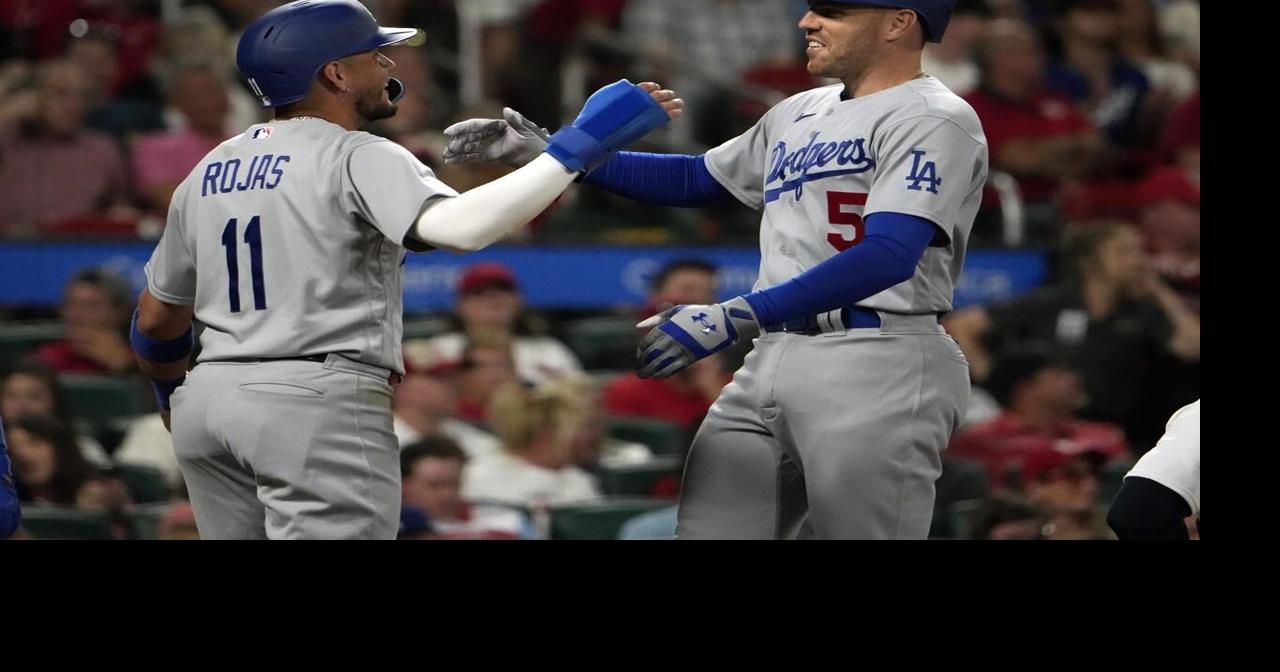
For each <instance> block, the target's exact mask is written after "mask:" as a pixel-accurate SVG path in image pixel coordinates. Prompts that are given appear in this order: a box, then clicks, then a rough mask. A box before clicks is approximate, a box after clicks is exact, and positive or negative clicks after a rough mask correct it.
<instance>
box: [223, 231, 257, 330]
mask: <svg viewBox="0 0 1280 672" xmlns="http://www.w3.org/2000/svg"><path fill="white" fill-rule="evenodd" d="M237 228H238V220H236V219H235V218H232V219H231V221H229V222H227V227H226V228H225V229H223V230H222V246H223V247H225V248H227V277H228V278H229V280H230V287H229V288H228V289H229V294H228V296H229V298H230V300H231V312H233V313H238V312H240V256H239V250H238V249H237V247H238V244H239V241H237V240H236V231H237ZM244 242H245V244H246V245H248V246H249V268H250V272H251V273H252V274H253V309H254V310H266V309H267V288H266V286H265V285H264V284H263V281H262V219H261V218H260V217H259V216H257V215H254V217H253V219H251V220H249V225H248V226H246V227H244Z"/></svg>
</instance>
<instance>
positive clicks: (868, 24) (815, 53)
mask: <svg viewBox="0 0 1280 672" xmlns="http://www.w3.org/2000/svg"><path fill="white" fill-rule="evenodd" d="M885 11H886V10H884V9H881V8H879V7H850V6H847V5H823V4H821V3H813V5H812V6H811V9H810V11H809V12H808V13H806V14H805V15H804V18H802V19H801V20H800V28H802V29H803V30H804V31H805V36H806V42H807V44H806V49H805V54H806V55H807V56H808V57H809V63H808V68H809V73H810V74H813V75H816V76H818V77H831V78H834V79H844V78H847V77H851V76H854V75H857V74H858V73H861V72H863V71H864V70H866V68H867V66H868V65H869V64H870V63H871V61H872V60H873V58H874V55H875V52H876V48H877V45H878V41H879V37H878V33H879V31H880V23H881V21H882V19H883V18H884V16H885Z"/></svg>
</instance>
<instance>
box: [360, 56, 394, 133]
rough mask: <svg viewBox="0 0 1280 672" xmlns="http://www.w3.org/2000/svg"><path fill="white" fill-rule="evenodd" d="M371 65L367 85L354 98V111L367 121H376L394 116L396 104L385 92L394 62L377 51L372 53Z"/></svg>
mask: <svg viewBox="0 0 1280 672" xmlns="http://www.w3.org/2000/svg"><path fill="white" fill-rule="evenodd" d="M372 64H373V67H372V68H371V70H370V72H369V85H368V86H367V87H363V88H362V90H361V93H360V96H359V97H358V98H357V99H356V112H358V113H359V114H360V116H361V117H363V118H364V119H366V120H367V121H378V120H380V119H387V118H390V117H394V116H395V114H396V104H395V103H393V102H391V98H390V94H389V93H388V92H387V82H388V81H389V80H390V77H391V74H390V73H391V69H392V68H394V67H395V65H396V64H395V62H394V61H392V60H391V59H389V58H387V57H386V56H384V55H382V54H381V53H379V52H376V51H375V52H374V53H373V59H372Z"/></svg>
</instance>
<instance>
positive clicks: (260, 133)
mask: <svg viewBox="0 0 1280 672" xmlns="http://www.w3.org/2000/svg"><path fill="white" fill-rule="evenodd" d="M269 137H271V127H270V126H263V127H262V128H259V129H258V130H256V131H254V132H253V139H254V140H265V139H267V138H269Z"/></svg>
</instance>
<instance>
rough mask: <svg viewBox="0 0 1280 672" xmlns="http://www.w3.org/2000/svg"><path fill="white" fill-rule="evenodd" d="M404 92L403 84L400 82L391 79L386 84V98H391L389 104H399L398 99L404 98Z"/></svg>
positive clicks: (393, 78)
mask: <svg viewBox="0 0 1280 672" xmlns="http://www.w3.org/2000/svg"><path fill="white" fill-rule="evenodd" d="M404 92H405V88H404V82H401V81H400V80H398V79H396V78H395V77H392V78H391V80H390V81H388V82H387V96H388V97H389V98H391V102H393V103H398V102H400V99H401V98H404Z"/></svg>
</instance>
